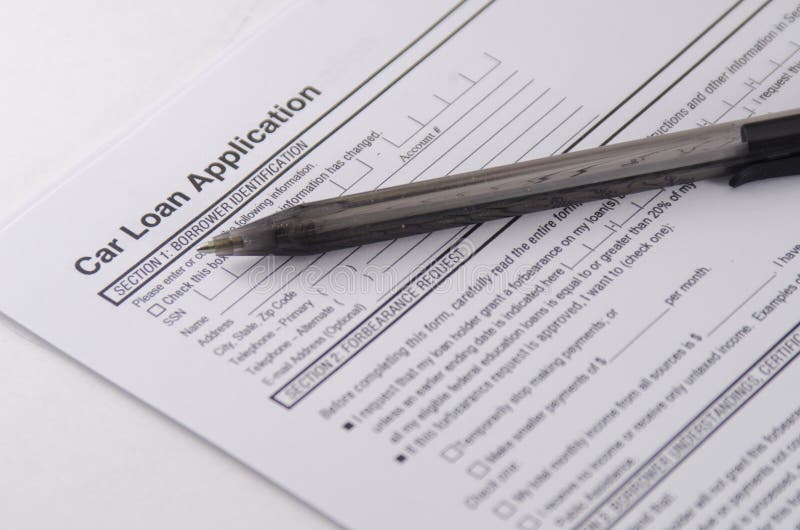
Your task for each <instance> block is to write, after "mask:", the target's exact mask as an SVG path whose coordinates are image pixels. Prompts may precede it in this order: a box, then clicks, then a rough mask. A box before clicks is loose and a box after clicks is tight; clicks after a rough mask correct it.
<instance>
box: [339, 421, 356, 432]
mask: <svg viewBox="0 0 800 530" xmlns="http://www.w3.org/2000/svg"><path fill="white" fill-rule="evenodd" d="M342 427H343V428H344V430H346V431H349V430H351V429H352V428H353V427H355V425H353V422H352V421H348V422H347V423H345V424H344V425H342Z"/></svg>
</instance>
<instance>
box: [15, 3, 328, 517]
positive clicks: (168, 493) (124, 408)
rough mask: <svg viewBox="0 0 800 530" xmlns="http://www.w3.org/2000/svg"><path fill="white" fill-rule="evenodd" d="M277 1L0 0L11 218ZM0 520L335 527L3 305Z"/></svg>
mask: <svg viewBox="0 0 800 530" xmlns="http://www.w3.org/2000/svg"><path fill="white" fill-rule="evenodd" d="M282 4H283V1H282V0H261V1H258V0H227V1H226V2H216V1H212V0H138V1H136V2H118V1H116V2H102V1H99V0H96V1H92V0H71V1H69V2H64V1H61V0H25V1H13V0H0V161H1V162H0V167H1V169H0V187H1V188H2V191H1V192H0V201H2V202H0V204H2V209H1V210H0V218H5V217H6V216H8V215H10V214H11V213H12V212H14V211H17V210H19V209H20V208H21V207H23V206H24V205H25V204H26V203H27V202H28V201H30V200H31V199H32V198H33V197H36V196H37V195H38V194H40V193H41V192H42V191H43V190H44V189H46V188H47V187H48V185H49V184H51V183H52V182H54V181H57V180H58V179H59V178H60V177H61V176H62V175H63V173H64V172H65V171H67V170H68V169H69V168H71V167H73V166H74V165H76V164H77V163H78V162H79V161H80V160H82V159H83V158H85V157H87V156H89V155H90V154H91V153H92V152H94V151H95V150H96V149H98V148H99V147H101V146H102V145H103V144H105V143H106V142H107V141H109V140H110V139H111V138H113V137H114V136H115V135H116V134H118V133H120V132H121V131H124V130H125V129H127V128H128V127H129V126H130V125H131V124H132V123H134V122H135V120H136V119H137V117H140V116H142V115H146V113H147V109H148V108H150V107H152V106H153V105H154V104H156V103H157V102H158V101H160V100H161V99H162V98H164V97H165V96H167V95H169V94H171V93H172V92H174V91H175V90H176V89H177V88H179V87H180V86H181V85H182V84H184V83H185V82H187V81H188V80H190V79H191V78H192V77H194V76H195V75H196V74H197V73H198V72H199V71H201V70H202V69H203V68H204V67H205V66H206V65H208V64H209V63H210V62H211V61H212V60H213V59H214V57H215V56H216V55H217V54H219V53H220V52H221V51H222V50H224V49H225V48H226V47H227V46H228V45H229V44H230V43H231V42H232V41H234V40H236V39H237V38H239V37H240V36H241V35H243V34H246V33H248V32H250V31H252V30H253V29H254V28H255V27H257V26H258V25H259V24H260V23H261V22H263V21H264V20H266V19H268V18H269V17H270V16H271V15H272V14H274V13H275V11H276V10H277V8H278V7H279V6H280V5H282ZM0 259H24V256H15V255H14V253H13V249H3V250H2V253H1V254H0ZM0 296H2V293H0ZM0 528H3V529H14V530H23V529H29V528H35V529H59V530H65V529H80V530H86V529H94V528H98V529H101V528H102V529H104V530H105V529H115V530H119V529H122V530H126V529H134V528H137V529H148V530H150V529H183V528H186V529H189V528H191V529H206V528H207V529H212V528H213V529H215V530H216V529H221V528H224V529H226V530H238V529H255V528H258V529H268V528H277V529H282V530H291V529H299V528H302V529H310V530H314V529H331V528H335V527H334V526H333V525H332V524H331V523H329V522H328V521H327V520H325V519H323V518H322V517H321V516H319V515H317V514H316V513H315V512H314V511H312V510H311V509H310V508H308V507H305V506H304V505H302V504H301V503H300V502H299V501H297V500H295V499H294V498H292V497H291V496H289V495H288V494H287V493H285V492H283V491H282V490H280V489H279V488H278V487H276V486H274V485H272V484H270V483H269V482H268V481H266V480H265V479H263V478H262V477H261V476H259V475H257V474H256V473H255V472H253V471H251V470H249V469H248V468H246V467H244V466H243V465H241V464H239V463H237V462H236V461H235V460H234V459H232V458H230V457H229V456H227V455H225V454H223V453H222V452H221V451H219V450H217V449H216V448H214V447H212V446H210V445H209V444H207V443H206V442H204V441H203V440H201V439H200V438H199V437H197V436H195V435H194V434H192V433H191V432H189V431H187V430H185V429H183V428H182V427H179V426H178V425H177V424H175V423H173V422H172V421H170V420H169V419H167V418H165V417H163V416H161V415H160V414H158V413H157V412H155V411H153V410H152V409H150V408H149V407H147V406H146V405H144V404H142V403H141V402H139V401H138V400H137V399H136V398H134V397H132V396H130V395H128V394H126V393H125V392H124V391H122V390H120V389H119V388H117V387H115V386H114V385H113V384H111V383H109V382H107V381H105V380H103V379H101V378H100V377H98V376H96V375H95V374H93V373H92V372H91V371H90V370H88V369H86V368H85V367H83V366H82V365H80V364H78V363H77V362H75V361H73V360H71V359H70V358H69V357H67V356H66V355H65V354H63V353H61V352H59V351H58V350H56V349H54V348H53V347H51V346H49V345H47V344H45V343H43V342H42V341H41V340H39V339H37V338H36V337H35V336H33V335H31V334H30V333H28V332H27V331H25V330H24V329H22V328H20V327H19V326H17V325H16V324H15V323H14V322H13V321H11V320H10V319H8V318H5V317H2V316H0Z"/></svg>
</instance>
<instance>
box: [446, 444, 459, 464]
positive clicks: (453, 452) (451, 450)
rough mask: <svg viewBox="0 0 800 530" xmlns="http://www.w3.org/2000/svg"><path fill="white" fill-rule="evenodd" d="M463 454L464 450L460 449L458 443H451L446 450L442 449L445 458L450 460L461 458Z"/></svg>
mask: <svg viewBox="0 0 800 530" xmlns="http://www.w3.org/2000/svg"><path fill="white" fill-rule="evenodd" d="M463 454H464V452H463V451H462V450H461V449H459V447H458V446H457V445H451V446H448V447H446V448H445V450H444V451H442V458H444V459H445V460H447V461H448V462H455V461H456V460H458V459H459V458H461V457H462V456H463Z"/></svg>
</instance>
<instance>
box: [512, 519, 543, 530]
mask: <svg viewBox="0 0 800 530" xmlns="http://www.w3.org/2000/svg"><path fill="white" fill-rule="evenodd" d="M541 527H542V522H541V521H540V520H539V519H537V518H536V517H534V516H532V515H526V516H525V517H523V518H522V519H520V520H519V521H518V522H517V528H519V530H539V528H541Z"/></svg>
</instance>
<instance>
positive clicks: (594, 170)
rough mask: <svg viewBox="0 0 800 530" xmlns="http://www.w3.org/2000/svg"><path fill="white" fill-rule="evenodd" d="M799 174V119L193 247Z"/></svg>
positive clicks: (258, 224)
mask: <svg viewBox="0 0 800 530" xmlns="http://www.w3.org/2000/svg"><path fill="white" fill-rule="evenodd" d="M792 174H800V109H796V110H792V111H788V112H783V113H777V114H769V115H764V116H760V117H756V118H750V119H746V120H739V121H732V122H728V123H722V124H717V125H710V126H707V127H703V128H699V129H693V130H689V131H683V132H677V133H670V134H664V135H659V136H651V137H648V138H645V139H642V140H635V141H630V142H624V143H618V144H613V145H609V146H605V147H598V148H594V149H587V150H584V151H577V152H574V153H567V154H562V155H557V156H551V157H548V158H542V159H538V160H531V161H527V162H521V163H516V164H510V165H505V166H497V167H492V168H487V169H483V170H479V171H471V172H467V173H461V174H458V175H450V176H446V177H440V178H433V179H429V180H425V181H421V182H414V183H411V184H403V185H398V186H393V187H387V188H384V189H377V190H374V191H367V192H363V193H355V194H352V195H345V196H342V197H337V198H333V199H325V200H321V201H315V202H310V203H306V204H301V205H298V206H295V207H292V208H289V209H286V210H283V211H280V212H277V213H275V214H272V215H269V216H267V217H265V218H264V219H261V220H258V221H255V222H252V223H250V224H247V225H245V226H242V227H239V228H235V229H233V230H231V231H228V232H226V233H224V234H222V235H219V236H216V237H215V238H213V239H212V240H211V241H209V242H207V243H206V244H204V245H202V246H201V247H199V249H198V250H200V251H202V252H209V253H216V254H218V255H265V254H278V255H303V254H316V253H320V252H325V251H329V250H336V249H341V248H347V247H354V246H358V245H364V244H368V243H374V242H378V241H384V240H388V239H395V238H400V237H405V236H410V235H414V234H421V233H426V232H432V231H434V230H441V229H445V228H452V227H456V226H461V225H465V224H473V223H480V222H484V221H490V220H493V219H498V218H502V217H511V216H517V215H521V214H525V213H530V212H535V211H540V210H548V209H552V208H561V207H565V206H569V205H573V204H578V203H583V202H587V201H593V200H598V199H606V198H611V197H617V196H620V195H625V194H629V193H635V192H639V191H645V190H650V189H657V188H662V187H666V186H672V185H678V184H684V183H688V182H694V181H697V180H702V179H709V178H715V177H730V184H731V185H732V186H738V185H740V184H744V183H746V182H751V181H754V180H760V179H765V178H769V177H777V176H785V175H792Z"/></svg>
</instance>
